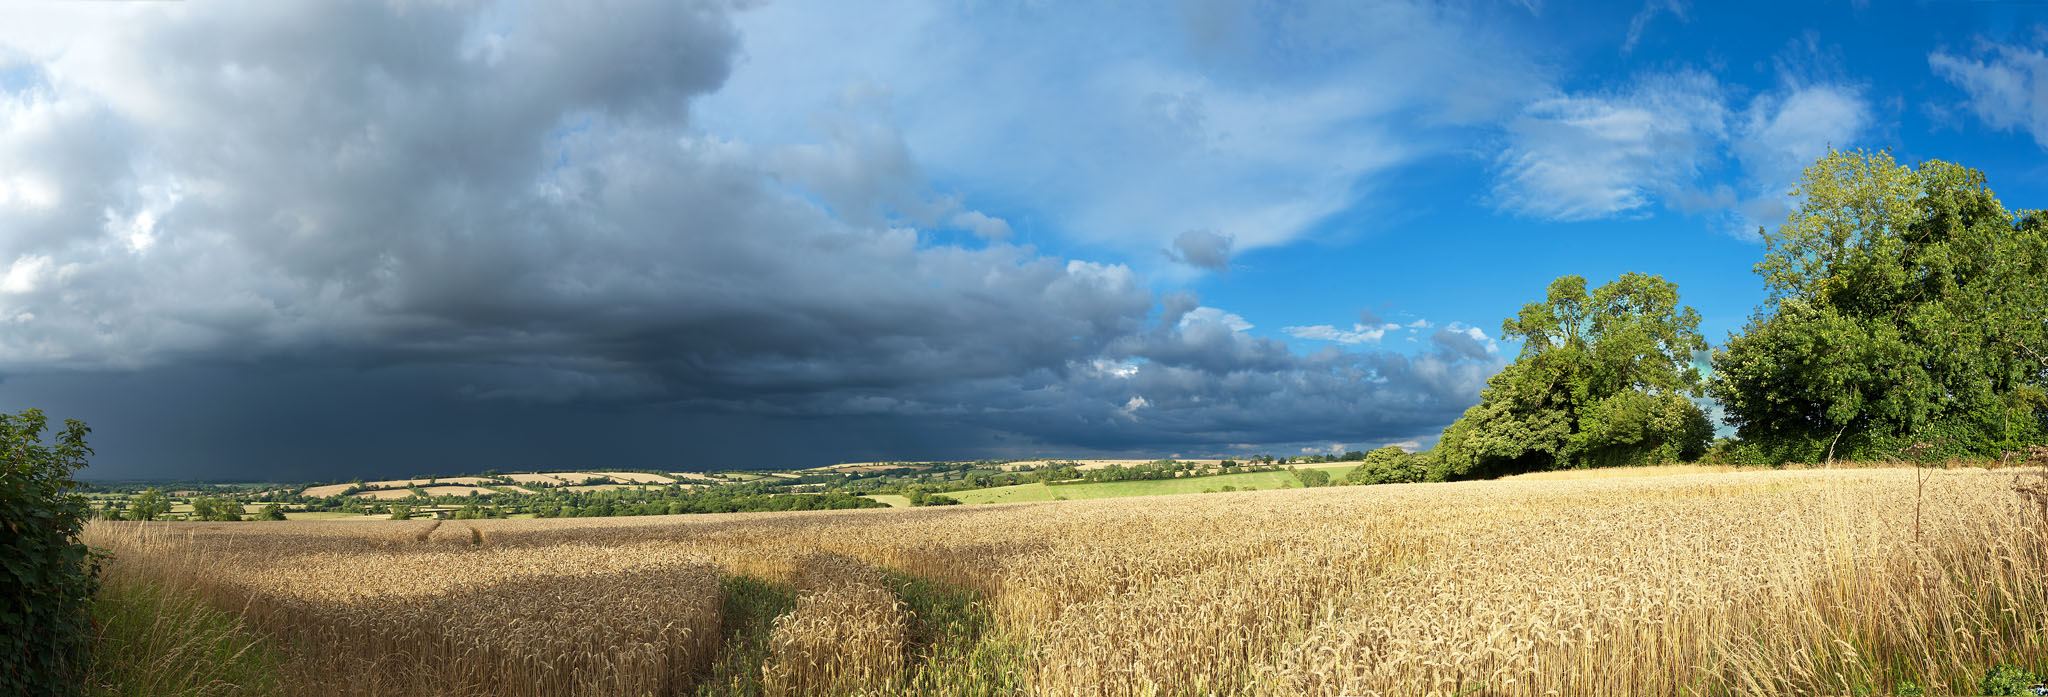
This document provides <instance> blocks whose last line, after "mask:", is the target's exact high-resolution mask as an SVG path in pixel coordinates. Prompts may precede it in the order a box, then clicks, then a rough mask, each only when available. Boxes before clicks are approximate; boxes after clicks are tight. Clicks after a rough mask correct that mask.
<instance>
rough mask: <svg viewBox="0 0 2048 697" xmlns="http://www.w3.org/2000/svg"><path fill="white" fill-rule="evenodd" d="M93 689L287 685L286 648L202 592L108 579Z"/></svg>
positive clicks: (210, 692)
mask: <svg viewBox="0 0 2048 697" xmlns="http://www.w3.org/2000/svg"><path fill="white" fill-rule="evenodd" d="M92 618H93V621H94V622H95V623H97V624H98V625H99V633H98V635H97V636H96V637H94V639H93V663H92V673H91V675H92V677H91V679H90V681H89V682H90V684H91V688H92V694H93V695H108V696H110V697H111V696H114V695H119V696H121V697H172V696H183V695H194V696H197V695H206V696H208V697H240V696H242V695H248V696H251V697H253V696H255V695H274V694H278V692H279V690H280V688H282V687H283V686H284V685H283V681H282V679H281V678H280V677H279V675H278V672H279V667H280V664H281V663H282V655H281V654H280V652H278V651H276V650H274V649H273V648H272V647H271V646H270V645H269V644H268V643H267V641H266V640H265V639H264V638H263V636H262V635H261V634H259V633H258V632H256V631H255V629H254V628H253V627H250V626H249V624H248V622H247V621H246V620H244V619H243V618H242V617H241V616H240V615H239V614H237V613H234V612H231V611H227V610H222V609H220V608H216V607H214V606H212V605H210V604H208V603H207V602H206V601H205V600H203V599H201V598H200V596H199V595H198V594H197V593H193V592H190V591H176V590H172V589H169V588H166V587H164V586H161V585H158V584H155V583H148V582H140V581H135V582H127V583H120V582H113V581H111V580H110V582H109V583H108V584H107V586H106V587H105V588H102V589H100V592H99V595H98V597H96V598H95V599H94V600H93V604H92Z"/></svg>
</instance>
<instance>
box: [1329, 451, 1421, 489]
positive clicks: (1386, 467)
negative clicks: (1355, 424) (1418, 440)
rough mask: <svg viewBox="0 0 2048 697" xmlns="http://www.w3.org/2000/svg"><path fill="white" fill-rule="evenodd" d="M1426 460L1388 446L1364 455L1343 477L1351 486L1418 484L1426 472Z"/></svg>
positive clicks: (1417, 455)
mask: <svg viewBox="0 0 2048 697" xmlns="http://www.w3.org/2000/svg"><path fill="white" fill-rule="evenodd" d="M1426 460H1427V458H1426V457H1424V456H1422V455H1419V454H1416V453H1411V452H1408V451H1406V450H1402V449H1401V446H1398V445H1389V446H1387V447H1384V448H1380V449H1378V450H1374V451H1372V452H1369V453H1366V454H1365V457H1363V458H1361V461H1360V462H1359V465H1358V466H1357V467H1355V468H1352V470H1351V472H1349V473H1347V474H1345V475H1344V481H1346V482H1348V483H1351V484H1399V483H1404V482H1419V481H1422V479H1423V476H1424V475H1425V473H1426V472H1427V467H1426Z"/></svg>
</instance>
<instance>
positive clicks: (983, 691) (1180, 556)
mask: <svg viewBox="0 0 2048 697" xmlns="http://www.w3.org/2000/svg"><path fill="white" fill-rule="evenodd" d="M1318 469H1323V470H1325V471H1332V473H1333V474H1335V473H1336V471H1337V470H1341V469H1343V466H1329V467H1323V468H1318ZM1662 471H1667V472H1675V473H1677V474H1673V475H1671V476H1645V475H1648V474H1651V472H1649V471H1643V472H1629V473H1625V475H1632V476H1611V477H1597V478H1583V479H1560V478H1555V477H1551V478H1530V479H1514V480H1505V481H1488V482H1459V483H1451V484H1395V485H1385V486H1336V487H1322V488H1314V489H1288V490H1285V491H1255V492H1237V493H1219V494H1203V495H1190V496H1148V497H1144V498H1125V499H1115V500H1093V501H1066V502H1057V503H1023V504H1017V505H1008V506H948V507H942V508H907V509H875V510H855V511H812V512H792V513H737V514H723V515H719V514H713V515H686V516H685V515H678V516H648V517H631V518H571V519H539V520H460V521H457V520H448V521H436V520H414V521H410V522H397V521H370V522H358V521H353V520H332V521H322V520H299V521H286V522H281V523H182V522H173V523H130V522H107V521H94V522H92V523H90V524H89V525H88V527H87V528H86V531H85V533H84V535H83V539H84V541H85V542H87V543H89V544H91V545H93V546H95V547H99V548H101V549H105V550H107V551H108V552H110V554H111V556H110V557H109V559H108V560H107V562H106V566H105V571H104V572H103V574H102V576H103V578H104V580H105V583H107V584H109V585H110V586H118V585H119V584H133V583H152V584H157V585H158V586H161V587H166V588H187V589H191V590H192V596H191V597H193V598H195V599H197V600H198V601H200V602H206V603H211V604H213V605H214V606H216V607H217V608H220V609H222V610H224V611H226V612H230V613H242V614H243V615H244V616H245V617H246V618H247V619H248V620H249V621H250V622H253V623H255V626H254V627H252V629H254V630H257V631H259V632H260V633H261V634H262V635H263V637H264V641H265V642H266V643H265V645H264V650H266V651H275V652H276V657H277V658H276V660H277V662H278V663H279V668H278V673H279V675H280V679H279V680H278V681H277V682H276V683H275V684H276V685H277V686H278V689H276V690H274V691H270V692H266V693H265V694H278V695H284V696H285V697H300V696H303V697H314V696H322V697H325V696H329V695H334V694H365V695H367V694H376V695H384V696H385V697H428V696H433V697H485V696H490V697H542V696H547V695H708V696H712V697H727V696H732V697H737V696H739V695H747V696H749V697H755V696H760V695H781V696H789V697H822V696H826V695H830V696H834V697H843V696H845V695H852V694H873V695H980V696H984V697H996V696H1001V697H1025V696H1030V695H1040V696H1051V695H1060V696H1065V697H1076V696H1082V695H1086V696H1089V697H1110V696H1116V697H1133V696H1143V695H1158V696H1160V697H1169V696H1175V695H1232V696H1238V697H1296V696H1300V697H1335V696H1338V695H1369V694H1378V695H1389V696H1391V695H1416V696H1423V695H1438V696H1440V697H1452V696H1454V695H1464V696H1466V697H1481V696H1489V697H1491V696H1498V697H1523V696H1530V697H1533V696H1537V695H1546V694H1555V695H1572V696H1575V697H1576V696H1585V697H1608V696H1614V697H1620V696H1622V695H1705V696H1723V697H1728V696H1733V695H1821V694H1827V695H1835V694H1839V695H1852V694H1868V695H1899V694H1926V695H1959V694H1960V695H1968V694H1985V693H1986V692H1988V690H1983V689H1980V687H1979V686H1980V685H1982V684H1984V682H1985V681H1984V678H1985V676H1986V675H1987V673H1989V672H1991V671H1992V670H1993V669H1994V668H1996V667H2000V666H2010V667H2013V668H2014V669H2015V670H2023V671H2028V672H2039V671H2040V670H2041V669H2042V667H2048V640H2044V637H2048V584H2044V583H2042V579H2043V578H2048V539H2044V537H2043V536H2044V534H2048V533H2044V530H2048V517H2044V516H2048V513H2044V511H2043V508H2042V507H2041V504H2039V503H2037V500H2036V499H2034V498H2031V495H2030V494H2027V493H2025V492H2023V491H2021V490H2019V489H2017V488H2016V486H2017V485H2018V483H2019V482H2018V480H2020V479H2022V478H2030V477H2032V476H2034V475H2036V474H2042V472H2041V470H2039V469H2031V470H1999V471H1984V470H1979V469H1968V468H1966V469H1951V470H1924V471H1923V470H1914V469H1910V468H1873V469H1805V470H1749V471H1739V472H1727V473H1713V472H1701V473H1690V474H1688V473H1684V472H1685V470H1683V469H1679V468H1671V469H1668V470H1662ZM1285 475H1286V473H1285V472H1275V473H1257V474H1253V475H1234V477H1235V479H1231V478H1225V477H1217V478H1211V479H1196V480H1191V481H1187V480H1182V481H1161V482H1137V483H1117V484H1100V485H1078V486H1073V487H1063V488H1064V489H1072V490H1075V491H1082V490H1096V491H1104V492H1107V491H1114V490H1118V489H1121V490H1123V491H1126V492H1128V491H1132V490H1136V489H1145V490H1146V491H1147V492H1156V491H1157V490H1160V489H1164V488H1167V486H1169V485H1172V486H1192V487H1196V488H1198V489H1199V488H1206V487H1209V486H1213V485H1217V484H1219V483H1224V482H1231V481H1235V482H1237V483H1236V484H1232V485H1233V486H1240V488H1242V487H1243V486H1244V485H1246V484H1250V485H1254V486H1256V485H1259V483H1260V482H1261V481H1263V482H1264V483H1265V484H1267V485H1276V486H1278V485H1284V484H1286V482H1285V481H1275V480H1277V478H1278V477H1281V476H1285ZM1134 485H1135V486H1134ZM222 570H230V571H231V572H228V573H224V572H223V571H222ZM457 678H459V679H457ZM2027 680H2028V682H2031V681H2032V680H2033V678H2028V679H2027ZM2022 684H2025V683H2022ZM2019 689H2024V688H2019ZM2002 693H2003V694H2024V693H2023V692H2002Z"/></svg>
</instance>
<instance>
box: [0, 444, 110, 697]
mask: <svg viewBox="0 0 2048 697" xmlns="http://www.w3.org/2000/svg"><path fill="white" fill-rule="evenodd" d="M47 424H48V421H47V419H45V418H44V417H43V413H42V412H41V411H37V410H34V409H30V410H28V411H25V412H22V413H20V414H14V415H6V414H0V528H4V529H5V531H6V534H5V536H4V537H0V579H5V582H0V597H4V599H0V694H16V695H73V694H78V693H79V686H80V685H81V684H83V682H84V680H83V678H84V675H85V671H86V668H87V662H88V660H89V658H90V654H89V647H90V646H91V641H92V622H91V619H90V616H89V615H88V614H87V612H88V610H89V607H90V604H91V601H92V595H93V592H94V591H95V590H97V589H98V587H99V580H98V568H99V559H98V557H97V555H95V554H94V553H93V552H92V550H91V549H89V548H87V547H86V546H85V545H83V544H79V543H78V541H77V536H78V532H79V530H80V529H82V528H83V527H84V525H85V518H86V515H87V514H88V513H89V512H90V509H89V507H88V506H87V504H86V501H85V498H84V497H82V496H79V495H78V494H75V493H72V489H73V488H75V487H77V486H78V482H77V481H74V480H73V479H72V478H71V474H72V473H73V472H75V471H77V470H78V468H80V467H84V466H85V464H86V462H85V457H86V456H87V455H90V454H92V448H89V447H87V446H86V444H85V434H87V433H90V432H91V429H88V428H86V427H85V424H82V423H79V422H77V421H65V422H64V430H63V431H62V432H59V433H56V434H55V436H56V443H55V444H45V443H44V442H43V431H44V430H45V428H46V427H47Z"/></svg>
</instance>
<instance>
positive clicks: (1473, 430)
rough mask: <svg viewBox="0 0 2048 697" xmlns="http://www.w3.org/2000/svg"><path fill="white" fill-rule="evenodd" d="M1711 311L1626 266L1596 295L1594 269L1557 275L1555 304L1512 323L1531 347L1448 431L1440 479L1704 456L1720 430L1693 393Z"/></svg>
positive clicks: (1508, 332)
mask: <svg viewBox="0 0 2048 697" xmlns="http://www.w3.org/2000/svg"><path fill="white" fill-rule="evenodd" d="M1699 321H1700V320H1699V313H1698V312H1697V311H1695V310H1693V309H1692V308H1690V307H1685V306H1682V305H1680V304H1679V301H1678V286H1677V285H1676V284H1673V283H1671V282H1669V281H1666V280H1664V279H1663V278H1662V277H1658V276H1648V275H1644V274H1638V273H1629V274H1623V275H1622V276H1621V278H1618V279H1615V280H1614V281H1613V282H1611V283H1608V284H1606V285H1603V286H1600V287H1599V288H1596V289H1594V290H1593V292H1592V293H1590V294H1589V293H1587V292H1586V280H1585V279H1584V278H1581V277H1579V276H1565V277H1562V278H1559V279H1557V280H1556V281H1554V282H1552V283H1551V284H1550V288H1549V291H1548V292H1547V294H1546V296H1545V300H1544V301H1543V302H1539V303H1529V304H1527V305H1524V306H1523V307H1522V310H1521V312H1520V313H1519V314H1517V315H1516V316H1515V317H1513V318H1510V319H1507V320H1505V321H1503V322H1501V336H1502V337H1503V338H1508V339H1514V338H1521V339H1522V340H1523V344H1522V353H1521V355H1520V356H1519V357H1518V358H1517V359H1516V360H1515V362H1514V363H1513V364H1510V365H1508V366H1507V367H1506V368H1504V369H1502V370H1501V372H1500V373H1498V374H1496V375H1494V376H1493V377H1492V378H1491V379H1489V380H1487V387H1486V389H1485V390H1484V391H1483V392H1482V393H1481V395H1480V402H1479V404H1477V405H1475V406H1473V407H1472V408H1470V409H1468V410H1466V411H1465V414H1464V416H1463V417H1461V418H1459V419H1458V420H1457V421H1456V422H1454V423H1452V424H1451V426H1450V427H1449V428H1446V429H1444V433H1443V437H1442V438H1440V439H1439V441H1438V445H1437V448H1436V449H1435V450H1433V451H1431V461H1430V463H1429V476H1430V478H1432V479H1459V478H1467V477H1485V476H1499V475H1504V474H1512V473H1516V472H1529V471H1536V470H1549V469H1558V468H1563V467H1603V466H1614V465H1638V464H1652V463H1657V462H1668V461H1673V460H1683V459H1694V458H1697V457H1699V455H1700V454H1702V453H1704V452H1705V451H1706V445H1707V441H1708V440H1709V439H1710V438H1712V436H1713V426H1712V424H1710V423H1708V422H1707V418H1706V414H1705V413H1704V412H1703V411H1701V410H1700V408H1699V406H1698V405H1695V404H1693V402H1692V400H1691V399H1690V398H1691V397H1697V396H1699V395H1700V393H1701V388H1702V384H1703V383H1702V378H1701V376H1700V371H1699V369H1698V368H1696V367H1694V366H1693V365H1692V355H1693V353H1694V352H1697V351H1704V350H1706V348H1707V344H1706V340H1705V339H1704V338H1702V337H1701V336H1700V333H1699Z"/></svg>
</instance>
